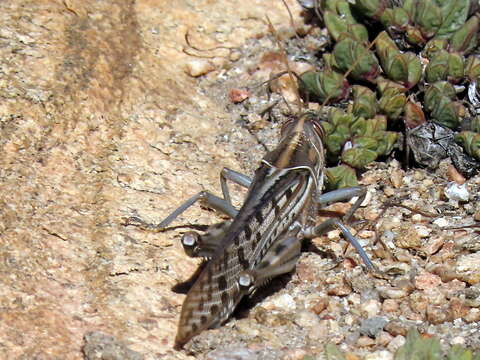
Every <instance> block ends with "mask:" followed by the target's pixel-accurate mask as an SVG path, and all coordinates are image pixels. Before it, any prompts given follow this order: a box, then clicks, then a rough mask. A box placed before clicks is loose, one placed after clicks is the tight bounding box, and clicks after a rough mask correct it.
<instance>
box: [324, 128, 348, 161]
mask: <svg viewBox="0 0 480 360" xmlns="http://www.w3.org/2000/svg"><path fill="white" fill-rule="evenodd" d="M348 138H349V135H348V134H347V135H345V133H342V132H334V133H333V134H330V135H328V136H327V137H326V139H325V145H326V146H327V151H328V152H329V153H330V155H334V156H337V155H339V154H340V152H341V151H342V148H343V145H344V144H345V143H346V142H347V140H348Z"/></svg>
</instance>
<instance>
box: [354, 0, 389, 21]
mask: <svg viewBox="0 0 480 360" xmlns="http://www.w3.org/2000/svg"><path fill="white" fill-rule="evenodd" d="M386 6H387V4H386V2H385V0H357V1H355V8H356V9H358V11H359V12H360V13H361V14H362V15H364V16H367V17H371V18H375V19H377V18H379V17H380V16H381V15H382V13H383V12H384V11H385V8H386Z"/></svg>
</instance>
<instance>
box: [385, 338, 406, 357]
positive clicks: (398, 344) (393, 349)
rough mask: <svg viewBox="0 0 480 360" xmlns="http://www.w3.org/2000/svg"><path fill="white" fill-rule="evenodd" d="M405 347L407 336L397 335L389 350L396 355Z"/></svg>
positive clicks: (389, 345) (388, 347)
mask: <svg viewBox="0 0 480 360" xmlns="http://www.w3.org/2000/svg"><path fill="white" fill-rule="evenodd" d="M403 345H405V336H402V335H397V336H395V337H394V338H393V339H392V341H390V344H388V346H387V349H388V350H390V351H391V352H393V353H394V352H396V351H397V350H398V349H399V348H400V347H401V346H403Z"/></svg>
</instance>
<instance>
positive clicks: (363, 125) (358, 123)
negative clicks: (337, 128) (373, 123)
mask: <svg viewBox="0 0 480 360" xmlns="http://www.w3.org/2000/svg"><path fill="white" fill-rule="evenodd" d="M350 131H351V133H352V135H359V136H362V135H365V133H366V131H367V121H366V120H365V119H364V118H363V117H359V118H358V119H357V120H355V122H354V123H353V124H352V126H350Z"/></svg>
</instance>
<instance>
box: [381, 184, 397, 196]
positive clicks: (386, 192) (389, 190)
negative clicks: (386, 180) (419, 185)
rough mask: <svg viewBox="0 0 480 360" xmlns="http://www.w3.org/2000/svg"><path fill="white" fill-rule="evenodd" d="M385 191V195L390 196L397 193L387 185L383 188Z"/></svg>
mask: <svg viewBox="0 0 480 360" xmlns="http://www.w3.org/2000/svg"><path fill="white" fill-rule="evenodd" d="M383 193H384V194H385V196H387V197H390V196H393V195H395V190H393V188H391V187H390V186H385V188H384V189H383Z"/></svg>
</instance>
